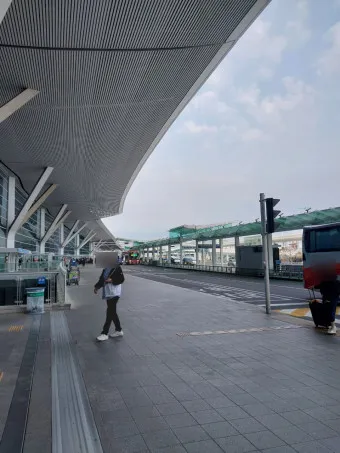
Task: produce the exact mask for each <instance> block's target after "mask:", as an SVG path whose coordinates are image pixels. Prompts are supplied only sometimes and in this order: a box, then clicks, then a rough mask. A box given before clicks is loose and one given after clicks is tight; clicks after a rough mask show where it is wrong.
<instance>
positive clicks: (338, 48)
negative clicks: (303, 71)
mask: <svg viewBox="0 0 340 453" xmlns="http://www.w3.org/2000/svg"><path fill="white" fill-rule="evenodd" d="M325 39H326V40H327V41H328V42H330V47H329V48H328V49H327V50H326V51H325V52H324V53H323V55H321V57H320V58H319V60H318V62H317V68H318V73H319V75H333V74H334V75H335V74H340V21H339V22H337V23H336V24H335V25H333V26H332V27H331V28H330V29H329V30H328V31H327V33H326V35H325Z"/></svg>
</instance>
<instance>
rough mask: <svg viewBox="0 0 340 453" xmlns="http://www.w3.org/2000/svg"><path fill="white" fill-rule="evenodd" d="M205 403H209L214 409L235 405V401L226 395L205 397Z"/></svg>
mask: <svg viewBox="0 0 340 453" xmlns="http://www.w3.org/2000/svg"><path fill="white" fill-rule="evenodd" d="M206 401H207V403H209V404H210V406H211V407H213V408H214V409H219V408H221V407H230V406H235V403H234V402H233V401H231V400H230V399H229V398H227V397H226V396H221V397H217V398H206Z"/></svg>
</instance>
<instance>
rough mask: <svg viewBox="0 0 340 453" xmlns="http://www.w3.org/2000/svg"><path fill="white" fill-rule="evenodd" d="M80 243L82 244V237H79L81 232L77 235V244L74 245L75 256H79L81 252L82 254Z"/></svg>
mask: <svg viewBox="0 0 340 453" xmlns="http://www.w3.org/2000/svg"><path fill="white" fill-rule="evenodd" d="M79 245H80V237H79V234H77V235H76V245H75V247H74V254H75V256H79V254H80V250H79Z"/></svg>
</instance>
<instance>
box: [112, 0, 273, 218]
mask: <svg viewBox="0 0 340 453" xmlns="http://www.w3.org/2000/svg"><path fill="white" fill-rule="evenodd" d="M270 2H271V0H258V1H257V2H256V3H255V5H254V6H253V7H252V8H251V9H250V11H249V12H248V14H247V15H246V16H245V17H244V18H243V19H242V20H241V22H240V23H239V25H238V26H237V27H236V28H235V30H234V31H233V33H232V34H231V35H230V36H229V38H228V41H227V42H226V43H225V44H223V45H222V47H221V48H220V50H219V51H218V52H217V54H216V55H215V57H214V58H213V59H212V60H211V62H210V64H209V65H208V66H207V67H206V69H205V70H204V71H203V72H202V74H201V76H200V77H199V78H198V79H197V80H196V82H195V83H194V84H193V86H192V87H191V88H190V90H189V91H188V93H187V94H186V96H185V97H184V98H183V99H182V101H181V102H180V104H179V105H178V106H177V108H176V109H175V110H174V112H173V113H172V115H171V116H170V118H169V119H168V121H167V122H166V123H165V124H164V126H163V127H162V129H161V130H160V132H159V133H158V135H157V137H156V138H155V140H154V141H153V142H152V144H151V146H150V148H149V149H148V150H147V152H146V153H145V154H144V156H143V157H142V159H141V161H140V162H139V164H138V166H137V167H136V169H135V171H134V172H133V174H132V177H131V178H130V181H129V182H128V184H127V186H126V188H125V190H124V193H123V196H122V198H121V201H120V204H119V212H118V214H122V212H123V208H124V203H125V199H126V197H127V195H128V193H129V191H130V189H131V186H132V184H133V183H134V181H135V179H136V178H137V175H138V173H139V172H140V171H141V169H142V168H143V166H144V164H145V163H146V161H147V160H148V159H149V157H150V156H151V154H152V152H153V151H154V149H155V148H156V146H157V145H158V144H159V142H160V141H161V140H162V138H163V137H164V135H165V134H166V132H167V131H168V130H169V128H170V126H171V125H172V124H173V122H174V121H175V120H176V119H177V117H178V116H179V115H180V113H181V112H182V110H183V109H184V108H185V107H186V105H187V104H188V103H189V102H190V100H191V99H192V98H193V97H194V96H195V94H196V93H197V91H198V90H199V89H200V88H201V87H202V85H203V84H204V82H205V81H206V80H207V79H208V78H209V76H210V75H211V74H212V73H213V72H214V70H215V69H216V68H217V66H218V65H219V64H220V63H221V61H222V60H223V59H224V57H225V56H226V55H227V54H228V53H229V52H230V50H231V49H232V48H233V47H234V45H235V44H236V42H237V41H238V40H239V39H240V38H241V36H242V35H243V34H244V33H245V32H246V31H247V29H248V28H249V27H250V25H251V24H252V23H253V22H254V20H255V19H256V18H257V17H258V16H259V15H260V13H261V12H262V11H263V10H264V8H265V7H266V6H267V5H268V4H269V3H270Z"/></svg>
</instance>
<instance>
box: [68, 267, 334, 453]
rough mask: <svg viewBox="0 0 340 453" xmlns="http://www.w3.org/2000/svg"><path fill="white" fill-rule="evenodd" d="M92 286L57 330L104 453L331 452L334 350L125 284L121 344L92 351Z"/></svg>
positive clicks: (167, 290)
mask: <svg viewBox="0 0 340 453" xmlns="http://www.w3.org/2000/svg"><path fill="white" fill-rule="evenodd" d="M95 276H96V272H94V271H89V270H87V271H86V272H85V274H84V278H83V281H82V286H80V287H79V288H72V289H71V291H70V295H71V297H72V298H73V299H74V301H75V304H74V305H75V306H77V307H78V308H75V309H74V310H71V311H70V312H67V319H68V322H69V326H70V330H71V333H72V336H73V338H74V340H75V342H76V344H77V351H78V355H79V358H80V364H81V368H82V371H83V376H84V379H85V383H86V387H87V389H88V393H89V397H90V402H91V405H92V408H93V412H94V416H95V420H96V423H97V427H98V430H99V433H100V436H101V440H102V444H103V449H104V451H105V452H107V453H108V452H125V453H127V452H148V451H151V452H158V451H159V452H164V453H165V452H185V451H186V452H189V453H190V452H193V453H200V452H209V453H210V452H211V453H214V452H222V451H225V452H228V453H233V452H235V453H241V452H254V451H263V452H267V453H288V452H295V451H297V452H308V453H312V452H314V451H315V452H318V453H323V452H340V379H339V376H340V373H339V371H340V360H339V359H340V344H339V339H338V338H334V337H327V336H325V335H324V334H320V333H319V332H316V331H315V330H314V328H313V326H312V324H311V323H307V324H306V323H305V324H304V326H306V327H300V326H296V325H292V324H291V323H289V320H288V323H287V322H283V321H280V320H279V319H280V318H279V319H274V318H273V317H270V316H266V315H265V314H264V313H263V312H262V311H261V310H259V309H258V308H255V307H253V306H251V305H249V304H244V303H239V304H235V303H233V304H228V303H227V302H226V301H225V300H223V299H221V298H218V297H214V296H208V295H204V294H199V293H197V292H193V291H191V290H185V289H182V288H178V287H174V286H171V285H166V284H163V283H155V282H151V281H147V280H145V279H141V278H137V277H131V276H127V281H126V283H125V284H124V288H123V297H122V299H121V301H120V302H119V308H118V310H119V314H120V317H121V322H122V325H123V328H124V333H125V336H124V338H122V339H116V340H113V339H110V340H109V341H107V342H105V343H100V344H98V343H96V342H94V341H93V340H94V337H95V336H96V335H97V334H98V333H100V329H101V326H102V323H103V320H104V312H105V308H104V303H103V301H101V300H100V297H99V296H98V297H97V298H96V297H95V296H93V294H92V286H93V282H94V280H95ZM279 327H280V329H277V328H279ZM283 327H285V328H283ZM287 327H288V328H287ZM290 327H291V328H290ZM299 327H300V328H299ZM253 329H258V330H256V331H254V330H253ZM262 329H263V330H262ZM230 330H231V331H234V330H235V331H236V332H235V333H214V332H218V331H224V332H225V331H230ZM193 332H196V333H204V332H206V333H205V334H202V335H187V334H190V333H193ZM179 334H181V335H179Z"/></svg>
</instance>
